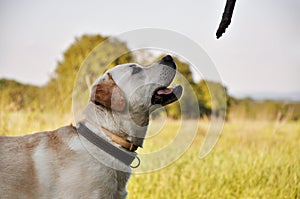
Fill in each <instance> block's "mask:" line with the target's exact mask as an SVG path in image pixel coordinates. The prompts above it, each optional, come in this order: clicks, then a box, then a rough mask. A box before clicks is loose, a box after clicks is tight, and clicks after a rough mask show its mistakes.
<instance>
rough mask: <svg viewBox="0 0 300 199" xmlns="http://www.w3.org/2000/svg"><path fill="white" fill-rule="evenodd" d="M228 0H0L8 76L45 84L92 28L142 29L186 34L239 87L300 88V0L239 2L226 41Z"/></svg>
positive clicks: (1, 52)
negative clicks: (220, 31) (221, 28)
mask: <svg viewBox="0 0 300 199" xmlns="http://www.w3.org/2000/svg"><path fill="white" fill-rule="evenodd" d="M224 5H225V0H194V1H192V0H185V1H175V0H173V1H161V0H151V1H141V0H128V1H115V0H108V1H99V0H95V1H89V0H87V1H74V0H72V1H58V0H48V1H40V0H26V1H25V0H21V1H17V0H0V28H1V32H0V44H1V45H0V77H6V78H11V79H16V80H18V81H21V82H25V83H32V84H37V85H42V84H45V83H46V82H47V81H48V79H49V76H50V75H51V74H52V73H53V70H54V69H55V67H56V63H57V61H58V60H60V59H61V56H62V53H63V52H64V51H65V50H66V49H67V48H68V46H69V45H70V44H71V43H72V42H73V41H74V38H75V36H77V37H79V36H81V35H82V34H84V33H90V34H94V33H98V34H102V35H106V36H108V35H118V34H120V33H122V32H125V31H130V30H133V29H137V28H145V27H153V28H166V29H169V30H173V31H176V32H178V33H181V34H184V35H186V36H187V37H189V38H190V39H192V40H194V41H195V42H197V43H198V44H199V45H200V46H202V47H203V48H204V49H205V51H206V52H207V53H208V55H209V56H210V57H211V59H212V60H213V62H214V63H215V65H216V68H217V70H218V71H219V73H220V75H221V78H222V80H223V82H224V84H225V85H226V86H227V87H228V88H229V91H230V92H231V93H235V92H244V93H251V92H295V91H297V92H299V91H300V78H299V77H300V75H299V74H300V38H299V37H300V23H299V20H300V1H299V0H248V1H242V0H238V1H237V3H236V7H235V12H234V15H233V20H232V24H231V26H230V27H229V29H227V32H226V33H225V35H223V37H222V38H221V39H219V40H216V39H215V31H216V29H217V26H218V25H219V22H220V18H221V15H222V12H223V9H224Z"/></svg>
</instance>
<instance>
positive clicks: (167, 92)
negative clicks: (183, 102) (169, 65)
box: [151, 85, 183, 106]
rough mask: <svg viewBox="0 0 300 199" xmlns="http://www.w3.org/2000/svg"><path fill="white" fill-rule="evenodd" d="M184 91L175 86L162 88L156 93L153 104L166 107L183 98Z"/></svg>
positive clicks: (153, 96)
mask: <svg viewBox="0 0 300 199" xmlns="http://www.w3.org/2000/svg"><path fill="white" fill-rule="evenodd" d="M182 91H183V88H182V86H180V85H175V86H174V87H173V88H166V87H160V88H158V89H156V90H155V91H154V94H153V95H152V99H151V103H152V104H153V105H155V104H160V105H162V106H166V105H168V104H170V103H172V102H175V101H177V100H178V99H179V98H180V97H181V95H182Z"/></svg>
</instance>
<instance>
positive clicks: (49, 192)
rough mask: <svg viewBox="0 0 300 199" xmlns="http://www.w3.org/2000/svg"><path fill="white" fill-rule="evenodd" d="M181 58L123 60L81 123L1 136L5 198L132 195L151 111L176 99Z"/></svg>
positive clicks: (98, 88) (95, 91) (99, 86)
mask: <svg viewBox="0 0 300 199" xmlns="http://www.w3.org/2000/svg"><path fill="white" fill-rule="evenodd" d="M176 70H177V67H176V64H175V62H174V60H173V58H172V56H170V55H167V56H165V57H163V58H162V59H160V60H159V61H157V62H155V63H153V64H152V65H150V66H148V67H143V66H140V65H138V64H131V63H130V64H123V65H118V66H116V67H114V68H112V69H110V70H108V71H106V72H105V73H104V74H103V75H102V76H101V77H99V78H98V79H97V80H96V81H95V83H94V84H93V85H92V88H91V95H90V101H89V102H88V104H87V106H86V107H85V109H84V111H83V114H82V118H81V119H80V120H79V121H78V123H77V125H76V126H73V125H69V126H64V127H61V128H59V129H57V130H54V131H46V132H40V133H35V134H31V135H24V136H19V137H1V138H0V197H1V198H2V199H27V198H28V199H29V198H30V199H34V198H38V199H49V198H55V199H66V198H72V199H76V198H78V199H82V198H85V199H94V198H97V199H99V198H103V199H109V198H112V199H121V198H126V196H127V191H126V183H127V181H128V179H129V177H130V174H131V167H130V164H131V163H132V161H133V159H135V158H136V157H137V154H136V152H135V151H136V149H137V148H138V147H142V146H143V142H144V138H145V135H146V131H147V126H148V123H149V116H150V113H151V112H152V111H154V110H155V109H157V108H160V107H162V106H166V105H168V104H170V103H172V102H175V101H177V100H178V99H179V98H180V97H181V95H182V93H183V88H182V86H180V85H176V86H175V87H174V88H168V86H170V84H171V82H172V81H173V79H174V77H175V75H176Z"/></svg>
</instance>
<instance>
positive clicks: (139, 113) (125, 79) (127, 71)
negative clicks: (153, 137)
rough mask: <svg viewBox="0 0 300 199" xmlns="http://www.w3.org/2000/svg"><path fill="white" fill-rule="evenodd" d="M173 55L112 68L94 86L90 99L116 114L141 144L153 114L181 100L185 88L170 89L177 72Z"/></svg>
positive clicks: (135, 141) (137, 142) (138, 143)
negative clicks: (145, 64) (147, 64)
mask: <svg viewBox="0 0 300 199" xmlns="http://www.w3.org/2000/svg"><path fill="white" fill-rule="evenodd" d="M176 70H177V67H176V64H175V62H174V60H173V58H172V57H171V56H170V55H167V56H165V57H163V58H162V59H161V60H159V61H157V62H155V63H154V64H152V65H151V66H148V67H143V66H140V65H137V64H123V65H119V66H116V67H114V68H113V69H111V70H108V71H107V72H106V73H105V74H104V75H103V76H101V77H100V78H99V79H98V80H97V81H96V82H95V83H94V85H93V87H92V90H91V98H90V100H91V101H92V102H94V103H95V104H97V105H98V106H101V107H103V108H104V109H106V110H107V111H109V112H110V113H112V114H113V115H114V119H115V120H118V121H117V122H116V123H117V124H119V125H120V127H119V128H120V129H121V130H122V131H124V132H126V133H127V134H128V135H129V139H130V141H132V142H134V143H135V144H136V145H138V146H141V145H142V142H143V138H144V136H145V133H146V129H147V125H148V121H149V114H150V113H151V112H152V111H153V110H155V109H157V108H159V107H162V106H166V105H168V104H170V103H172V102H175V101H176V100H178V99H179V98H180V97H181V95H182V91H183V88H182V87H181V86H180V85H177V86H175V87H174V88H168V86H169V85H170V84H171V82H172V81H173V79H174V77H175V75H176Z"/></svg>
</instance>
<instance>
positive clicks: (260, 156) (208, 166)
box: [0, 111, 300, 199]
mask: <svg viewBox="0 0 300 199" xmlns="http://www.w3.org/2000/svg"><path fill="white" fill-rule="evenodd" d="M70 122H72V115H63V116H61V115H56V114H55V113H37V112H30V111H19V112H11V113H7V112H1V111H0V127H1V129H0V132H1V133H2V134H5V135H20V134H21V133H26V132H27V133H30V132H37V131H43V130H51V129H55V128H57V127H59V126H61V125H66V124H69V123H70ZM193 122H197V121H196V120H194V121H193V120H191V121H182V123H180V121H177V120H170V119H166V120H165V123H164V128H163V129H162V131H161V132H160V133H159V134H156V135H153V136H152V138H153V139H149V140H146V142H145V145H144V149H139V150H140V152H141V153H144V152H151V151H154V150H156V149H157V148H161V147H164V145H165V144H166V143H168V142H170V141H172V139H173V138H174V136H176V135H175V134H174V132H176V129H178V127H179V126H180V125H186V128H185V129H186V133H187V134H188V133H189V132H190V131H192V130H193V129H189V126H191V123H193ZM160 124H161V122H160V121H158V120H156V121H152V123H151V125H154V126H155V125H160ZM209 125H210V124H209V121H208V120H200V121H199V128H198V130H197V135H196V137H195V139H194V141H193V143H192V144H191V146H190V147H189V148H188V150H187V151H186V152H185V153H184V154H183V155H182V156H181V157H180V158H179V159H178V160H177V161H175V162H174V163H172V164H171V165H169V166H167V167H165V168H163V169H161V170H158V171H153V172H147V173H142V174H133V175H132V177H131V179H130V181H129V184H128V186H127V188H128V191H129V195H128V198H129V199H141V198H143V199H148V198H149V199H160V198H162V199H196V198H268V199H269V198H280V199H281V198H293V199H296V198H300V155H299V152H300V122H299V121H286V122H285V123H283V124H281V125H280V126H278V125H277V124H276V122H274V121H267V120H266V121H264V120H259V121H258V120H237V119H236V120H229V121H228V122H226V123H225V125H224V128H223V131H222V134H221V136H220V138H219V140H218V142H217V144H216V146H215V147H214V149H213V150H212V151H211V153H209V154H208V155H207V156H206V157H205V158H203V159H200V158H199V151H200V147H201V144H202V141H203V139H204V136H205V133H206V131H207V128H208V126H209ZM162 158H163V157H162ZM142 164H143V162H142ZM153 164H156V162H153Z"/></svg>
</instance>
